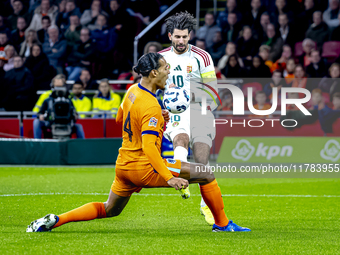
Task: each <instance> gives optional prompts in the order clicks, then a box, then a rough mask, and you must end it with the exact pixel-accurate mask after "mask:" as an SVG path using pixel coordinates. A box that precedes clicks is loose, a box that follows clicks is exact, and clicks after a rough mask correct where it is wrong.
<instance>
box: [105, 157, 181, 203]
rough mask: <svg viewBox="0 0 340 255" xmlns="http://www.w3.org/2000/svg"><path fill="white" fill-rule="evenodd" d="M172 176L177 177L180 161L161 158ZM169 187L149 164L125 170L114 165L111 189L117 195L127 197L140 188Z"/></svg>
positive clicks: (179, 170)
mask: <svg viewBox="0 0 340 255" xmlns="http://www.w3.org/2000/svg"><path fill="white" fill-rule="evenodd" d="M163 160H164V163H165V165H166V166H167V167H168V169H169V170H170V172H171V173H172V175H173V176H175V177H178V176H179V174H180V172H181V161H180V160H174V159H163ZM157 187H169V185H168V183H167V182H166V181H165V180H164V179H163V177H162V176H160V175H159V174H158V173H157V172H156V170H155V169H154V168H153V167H152V166H151V164H150V167H147V168H144V169H136V170H127V169H119V168H118V167H116V176H115V180H114V181H113V184H112V186H111V190H112V192H113V193H115V194H116V195H118V196H121V197H129V196H131V195H132V193H134V192H137V193H139V192H140V191H141V190H142V188H157Z"/></svg>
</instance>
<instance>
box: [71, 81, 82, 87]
mask: <svg viewBox="0 0 340 255" xmlns="http://www.w3.org/2000/svg"><path fill="white" fill-rule="evenodd" d="M74 85H80V86H82V87H83V88H84V84H83V82H82V81H81V80H76V81H75V82H74V83H73V85H72V87H73V86H74Z"/></svg>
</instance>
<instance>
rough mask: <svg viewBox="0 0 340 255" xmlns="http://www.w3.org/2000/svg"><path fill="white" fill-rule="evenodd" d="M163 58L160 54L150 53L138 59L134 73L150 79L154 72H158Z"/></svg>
mask: <svg viewBox="0 0 340 255" xmlns="http://www.w3.org/2000/svg"><path fill="white" fill-rule="evenodd" d="M162 58H163V56H162V55H161V54H159V53H153V52H152V53H148V54H145V55H143V56H141V57H140V59H138V62H137V65H136V66H134V67H133V71H135V72H136V73H138V74H141V75H142V76H144V77H148V76H149V74H150V72H151V71H152V70H157V69H158V68H159V67H160V66H161V65H160V63H159V60H160V59H162Z"/></svg>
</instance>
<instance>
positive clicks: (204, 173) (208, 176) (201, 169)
mask: <svg viewBox="0 0 340 255" xmlns="http://www.w3.org/2000/svg"><path fill="white" fill-rule="evenodd" d="M197 173H199V174H198V175H197V177H198V178H199V179H202V180H203V182H205V183H209V182H212V181H213V180H215V175H214V173H213V172H212V171H211V168H210V167H209V166H206V165H203V164H195V174H197Z"/></svg>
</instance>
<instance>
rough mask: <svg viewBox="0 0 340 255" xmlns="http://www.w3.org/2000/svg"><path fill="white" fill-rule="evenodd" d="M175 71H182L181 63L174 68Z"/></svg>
mask: <svg viewBox="0 0 340 255" xmlns="http://www.w3.org/2000/svg"><path fill="white" fill-rule="evenodd" d="M174 71H182V68H181V66H180V65H178V66H177V67H176V68H175V69H174Z"/></svg>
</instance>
